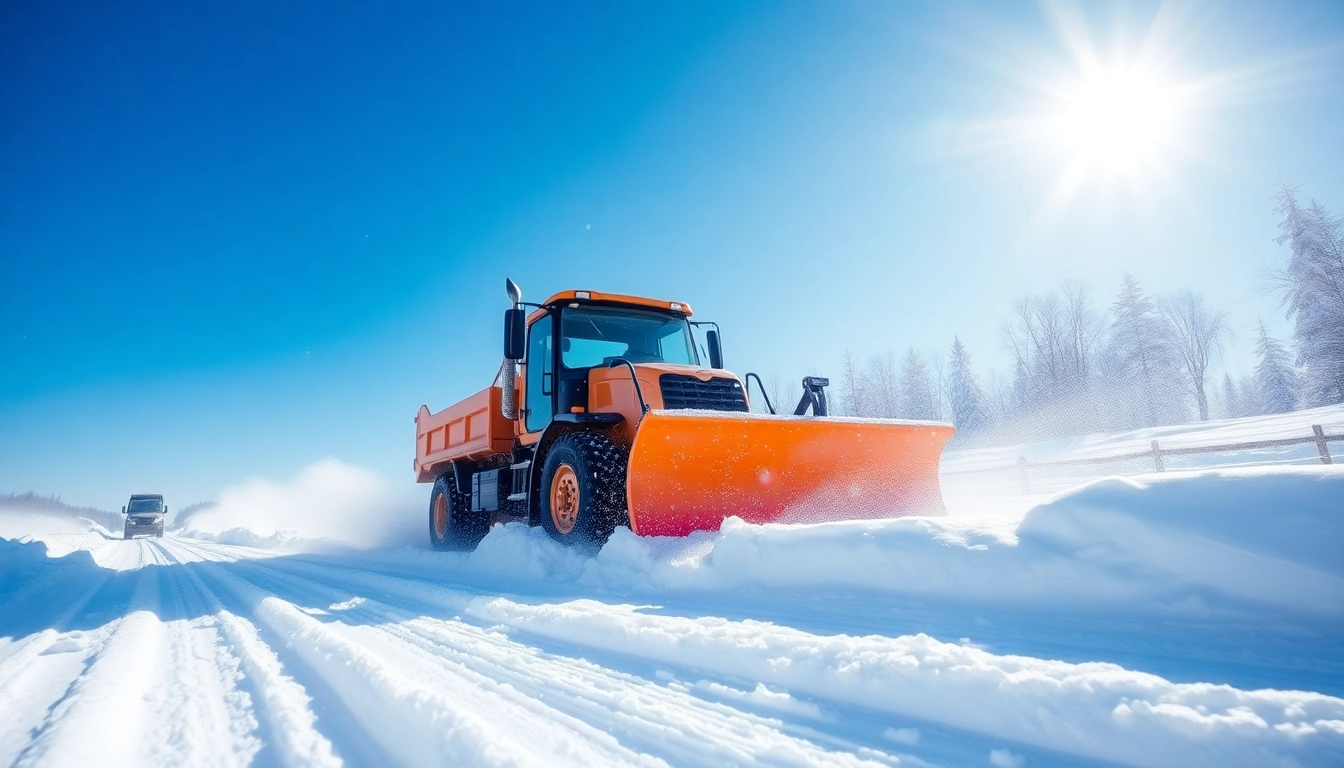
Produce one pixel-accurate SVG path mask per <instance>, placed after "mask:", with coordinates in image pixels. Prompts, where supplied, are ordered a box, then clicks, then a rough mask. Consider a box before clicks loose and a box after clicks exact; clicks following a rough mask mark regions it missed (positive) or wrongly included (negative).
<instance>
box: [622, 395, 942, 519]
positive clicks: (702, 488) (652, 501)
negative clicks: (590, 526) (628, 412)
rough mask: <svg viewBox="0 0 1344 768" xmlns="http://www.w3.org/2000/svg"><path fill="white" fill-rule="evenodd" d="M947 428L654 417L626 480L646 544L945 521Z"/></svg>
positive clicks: (730, 416)
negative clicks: (692, 536)
mask: <svg viewBox="0 0 1344 768" xmlns="http://www.w3.org/2000/svg"><path fill="white" fill-rule="evenodd" d="M953 432H954V429H953V428H952V427H951V426H950V425H947V424H937V423H928V422H902V421H892V420H886V419H852V418H841V417H829V418H816V417H790V416H765V415H757V414H745V413H719V412H714V411H651V412H650V413H648V414H646V415H645V416H644V418H643V420H642V421H641V422H640V424H639V429H638V432H637V434H636V437H635V442H634V445H633V446H632V448H631V451H630V464H629V470H628V474H627V478H626V497H627V501H628V507H629V511H630V527H631V528H632V529H633V530H634V532H635V533H637V534H640V535H642V536H685V535H686V534H688V533H690V532H691V531H713V530H718V528H719V526H720V525H721V524H722V523H723V520H724V518H726V517H729V516H737V517H740V518H742V519H743V520H746V521H747V522H750V523H817V522H828V521H833V520H859V519H869V518H886V517H900V516H905V515H942V514H946V512H945V510H944V508H943V497H942V491H941V490H940V488H939V484H938V460H939V458H940V457H941V455H942V451H943V445H944V443H946V442H947V440H948V438H950V437H951V436H952V433H953Z"/></svg>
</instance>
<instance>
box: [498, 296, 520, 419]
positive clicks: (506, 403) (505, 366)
mask: <svg viewBox="0 0 1344 768" xmlns="http://www.w3.org/2000/svg"><path fill="white" fill-rule="evenodd" d="M504 290H505V291H506V292H507V293H508V295H509V302H510V303H511V304H512V305H513V306H512V308H511V311H516V312H521V311H522V301H523V291H522V289H521V288H519V287H518V284H517V283H515V282H513V281H512V280H510V279H509V278H507V277H506V278H504ZM505 325H506V326H507V325H508V323H505ZM505 332H506V334H507V333H508V332H509V329H508V328H506V329H505ZM508 343H509V342H508V339H506V340H505V344H506V345H507V344H508ZM499 374H500V375H499V378H500V386H501V387H503V389H504V392H503V397H501V398H500V401H499V410H500V412H501V413H502V414H503V416H504V418H506V419H508V420H509V421H514V420H516V419H517V418H518V397H517V396H518V386H517V381H518V366H517V364H516V363H515V362H514V359H513V358H510V357H508V356H505V358H504V362H503V363H502V364H501V365H500V368H499Z"/></svg>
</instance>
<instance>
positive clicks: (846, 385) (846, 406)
mask: <svg viewBox="0 0 1344 768" xmlns="http://www.w3.org/2000/svg"><path fill="white" fill-rule="evenodd" d="M862 376H863V374H862V372H861V371H860V370H859V361H858V359H857V358H855V356H854V353H853V352H851V351H850V350H845V361H844V367H843V368H842V369H841V371H840V407H839V408H838V409H837V410H838V411H839V412H840V414H841V415H843V416H862V415H864V411H865V405H866V403H865V401H866V400H867V398H866V397H865V393H864V391H863V378H862ZM775 408H777V409H778V410H779V412H780V413H793V410H792V409H793V406H792V405H791V404H789V403H775Z"/></svg>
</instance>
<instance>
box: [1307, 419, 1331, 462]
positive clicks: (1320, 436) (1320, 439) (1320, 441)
mask: <svg viewBox="0 0 1344 768" xmlns="http://www.w3.org/2000/svg"><path fill="white" fill-rule="evenodd" d="M1311 431H1312V432H1313V433H1315V435H1316V451H1317V452H1318V453H1320V454H1321V463H1322V464H1333V463H1334V462H1332V461H1331V460H1330V446H1328V445H1326V443H1325V430H1324V429H1321V425H1320V424H1312V425H1311Z"/></svg>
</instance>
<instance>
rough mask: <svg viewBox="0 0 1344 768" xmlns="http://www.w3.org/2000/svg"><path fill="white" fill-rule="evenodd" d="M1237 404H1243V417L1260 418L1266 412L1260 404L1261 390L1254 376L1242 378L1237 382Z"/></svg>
mask: <svg viewBox="0 0 1344 768" xmlns="http://www.w3.org/2000/svg"><path fill="white" fill-rule="evenodd" d="M1237 402H1238V403H1240V404H1241V415H1242V416H1259V415H1260V414H1262V413H1264V412H1265V409H1264V406H1263V405H1262V404H1261V403H1260V388H1259V387H1257V386H1256V385H1255V377H1254V376H1242V377H1241V379H1240V380H1239V381H1237Z"/></svg>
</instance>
